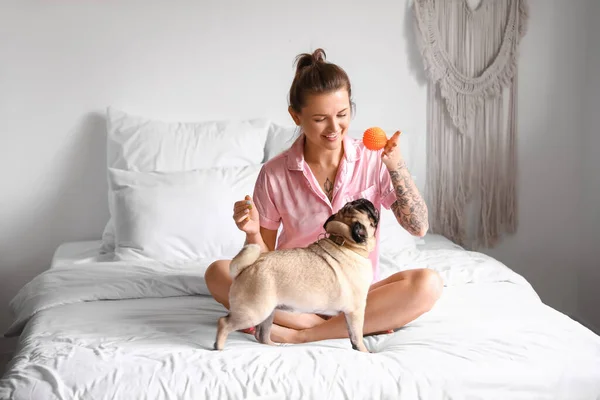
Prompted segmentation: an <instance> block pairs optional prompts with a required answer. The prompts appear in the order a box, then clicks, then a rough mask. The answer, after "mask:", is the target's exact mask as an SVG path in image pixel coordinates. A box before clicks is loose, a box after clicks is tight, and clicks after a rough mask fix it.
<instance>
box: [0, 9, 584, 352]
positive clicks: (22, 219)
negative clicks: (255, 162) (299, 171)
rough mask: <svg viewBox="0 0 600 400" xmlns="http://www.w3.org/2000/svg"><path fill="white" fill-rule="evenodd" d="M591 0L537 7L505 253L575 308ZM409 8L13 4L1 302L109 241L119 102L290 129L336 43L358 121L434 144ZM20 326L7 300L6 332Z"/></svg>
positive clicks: (0, 216) (159, 112) (0, 217)
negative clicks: (301, 84) (59, 254)
mask: <svg viewBox="0 0 600 400" xmlns="http://www.w3.org/2000/svg"><path fill="white" fill-rule="evenodd" d="M586 1H587V0H578V1H570V2H565V1H564V0H533V1H531V14H532V18H531V22H530V31H529V33H528V35H527V37H526V39H525V41H524V43H523V47H522V53H523V54H522V60H521V65H520V77H521V89H520V107H519V109H520V111H519V112H520V121H519V127H520V140H519V163H520V168H521V175H520V181H519V190H520V191H519V193H520V198H519V203H520V210H521V225H520V230H519V233H518V234H517V235H516V236H514V237H513V238H510V239H509V240H507V241H506V242H505V243H504V244H503V245H501V246H500V247H499V248H498V249H496V250H494V251H492V252H490V253H491V254H493V255H495V256H497V257H498V258H499V259H500V260H501V261H503V262H505V263H506V264H507V265H509V266H510V267H511V268H513V269H515V270H516V271H517V272H519V273H522V274H523V275H524V276H525V277H526V278H528V279H529V280H530V281H531V282H532V283H533V285H534V286H535V287H536V289H537V290H538V292H539V293H540V294H541V295H542V298H543V299H544V300H545V301H546V302H547V303H548V304H550V305H551V306H555V307H557V308H559V309H560V310H562V311H565V312H569V313H574V312H575V310H576V303H577V292H576V290H577V280H576V274H575V271H574V265H575V263H574V261H573V252H574V251H575V249H576V248H577V247H578V242H577V240H576V239H575V236H576V234H578V233H579V232H580V229H579V227H578V225H577V223H576V222H575V221H578V220H579V211H578V210H577V209H576V208H575V207H571V204H572V203H573V201H574V198H575V197H576V196H577V193H579V192H580V189H581V186H582V184H581V180H580V179H578V178H577V177H580V176H581V168H582V165H581V163H579V162H578V161H579V159H580V151H581V146H582V142H581V140H582V135H580V134H579V132H581V131H582V128H583V125H582V122H581V114H582V111H581V110H582V105H583V103H582V97H581V96H580V93H581V91H582V89H583V86H584V85H585V83H586V82H585V80H584V78H583V76H584V75H583V72H584V69H585V68H584V67H585V63H584V61H582V58H583V56H584V54H585V48H584V47H583V45H582V44H581V41H580V39H581V38H582V37H583V36H584V26H583V24H582V22H581V19H582V18H583V17H584V15H585V7H584V4H585V2H586ZM407 2H408V0H407ZM407 2H403V1H397V2H391V1H388V0H373V1H371V2H354V3H353V2H347V1H342V0H335V1H328V2H321V1H317V0H305V1H303V2H301V3H299V2H297V1H277V0H271V1H262V2H260V3H258V2H245V1H241V0H237V1H234V0H230V1H222V0H221V1H217V0H212V1H202V2H198V1H191V0H180V1H176V2H173V1H166V0H163V1H152V2H148V1H133V0H121V1H119V2H94V1H91V0H82V1H78V2H71V1H54V2H43V1H21V2H12V3H8V2H4V3H2V5H0V38H3V40H0V55H1V58H2V59H1V61H0V182H2V196H0V304H2V305H5V304H7V303H8V301H9V300H10V299H11V298H12V297H13V296H14V294H15V293H16V292H17V291H18V289H19V288H20V287H21V286H22V285H23V284H24V283H26V282H27V281H28V280H29V279H31V278H32V277H33V276H34V275H36V274H38V273H40V272H41V271H43V270H44V269H46V268H47V266H48V262H49V260H50V257H51V255H52V253H53V251H54V249H55V248H56V246H57V245H58V244H59V243H61V242H64V241H71V240H84V239H91V238H98V237H99V236H100V234H101V231H102V229H103V227H104V224H105V222H106V220H107V218H108V211H107V206H106V195H105V193H106V183H105V175H104V168H105V149H104V141H105V131H104V118H103V116H102V112H103V110H104V108H105V107H106V106H107V105H109V104H112V105H115V106H117V107H121V108H123V109H126V110H128V111H131V112H135V113H139V114H143V115H148V116H154V117H157V118H165V119H170V120H174V119H180V120H183V119H185V120H199V119H215V118H226V117H254V116H266V117H270V118H273V119H275V120H278V121H281V122H287V121H288V116H287V113H286V107H287V103H286V95H287V90H288V88H289V84H290V82H291V79H292V75H293V69H292V62H293V59H294V56H295V55H296V54H298V53H299V52H303V51H309V50H312V49H314V48H315V47H324V48H325V49H326V50H327V51H328V55H329V58H330V59H331V60H332V61H334V62H337V63H339V64H340V65H342V66H343V67H344V68H345V69H346V70H347V72H348V73H349V75H350V77H351V79H352V81H353V85H354V95H355V96H354V97H355V100H356V102H357V104H358V114H357V116H356V119H355V122H354V127H355V128H362V127H366V126H370V125H380V126H383V127H389V128H390V129H395V128H397V129H402V130H403V131H405V132H406V134H410V135H413V136H415V137H418V138H419V140H420V143H424V142H423V140H421V139H423V138H424V135H425V104H426V91H425V86H424V80H423V72H422V66H421V61H420V57H419V55H418V52H417V51H416V50H415V47H414V42H413V39H414V37H413V32H412V26H411V25H410V24H409V22H410V18H411V17H412V16H411V15H410V14H409V13H408V12H407V6H408V3H407ZM256 4H260V6H257V5H256ZM309 21H310V23H309ZM419 140H416V141H415V142H419ZM421 149H422V147H421ZM420 154H421V155H422V156H423V161H424V156H425V153H424V151H422V152H421V153H420ZM413 173H415V174H417V175H418V176H421V175H422V171H421V170H420V167H418V168H417V171H413ZM419 183H420V184H422V182H419ZM9 323H10V317H9V314H8V311H7V308H6V307H4V306H2V307H0V330H4V329H5V328H6V327H7V326H8V324H9ZM0 350H1V348H0Z"/></svg>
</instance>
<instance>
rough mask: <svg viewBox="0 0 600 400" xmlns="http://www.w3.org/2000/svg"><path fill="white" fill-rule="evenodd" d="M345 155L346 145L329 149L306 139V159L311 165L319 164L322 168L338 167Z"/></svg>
mask: <svg viewBox="0 0 600 400" xmlns="http://www.w3.org/2000/svg"><path fill="white" fill-rule="evenodd" d="M343 156H344V146H343V145H342V146H340V148H339V149H335V150H327V149H324V148H322V147H317V146H315V145H313V144H311V143H310V142H309V141H308V140H306V139H305V140H304V160H305V161H306V162H307V163H308V164H310V165H317V166H319V167H322V168H331V167H335V168H337V167H338V165H339V164H340V161H341V160H342V157H343Z"/></svg>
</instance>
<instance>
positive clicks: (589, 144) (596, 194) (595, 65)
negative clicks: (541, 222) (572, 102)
mask: <svg viewBox="0 0 600 400" xmlns="http://www.w3.org/2000/svg"><path fill="white" fill-rule="evenodd" d="M588 7H589V8H588V14H587V15H588V24H587V28H588V31H587V33H588V37H587V51H588V53H587V59H586V62H587V72H586V89H587V91H586V92H585V99H586V102H585V108H584V112H585V118H584V123H585V125H584V131H583V132H584V136H583V143H582V144H583V146H582V153H583V157H582V163H583V182H584V184H583V188H582V192H583V206H582V227H581V232H582V242H583V244H584V246H583V251H584V253H583V255H584V258H583V260H582V263H581V266H580V274H579V288H580V289H579V308H580V310H581V319H582V321H584V322H587V323H588V324H589V325H591V326H593V327H595V328H596V331H597V332H600V307H599V306H600V289H599V288H598V284H599V283H600V229H599V227H600V174H599V173H600V157H599V156H598V151H599V150H600V75H599V74H600V25H598V18H599V17H600V2H599V1H597V0H589V5H588Z"/></svg>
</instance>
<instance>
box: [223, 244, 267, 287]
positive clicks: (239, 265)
mask: <svg viewBox="0 0 600 400" xmlns="http://www.w3.org/2000/svg"><path fill="white" fill-rule="evenodd" d="M258 257H260V246H259V245H257V244H247V245H245V246H244V247H243V248H242V250H240V252H239V253H238V254H237V255H236V256H235V257H233V260H231V264H229V275H231V278H232V279H234V278H235V277H236V276H238V275H239V273H240V272H242V271H243V270H244V268H246V267H248V266H250V265H252V264H254V262H255V261H256V260H258Z"/></svg>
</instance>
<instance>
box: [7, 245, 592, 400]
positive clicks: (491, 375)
mask: <svg viewBox="0 0 600 400" xmlns="http://www.w3.org/2000/svg"><path fill="white" fill-rule="evenodd" d="M381 261H382V268H383V274H382V275H383V276H385V275H389V274H391V273H393V272H395V271H397V270H398V269H407V268H420V267H428V268H433V269H435V270H437V271H439V272H440V273H441V275H442V277H443V278H444V281H445V284H446V287H445V288H444V293H443V295H442V298H441V299H440V300H439V302H438V303H437V304H436V306H435V307H434V309H433V310H431V311H430V312H429V313H427V314H425V315H423V316H422V317H420V318H418V319H417V320H416V321H414V322H412V323H410V324H408V325H407V326H406V327H404V328H403V329H401V330H398V331H397V332H395V333H393V334H389V335H379V336H372V337H368V338H366V345H367V347H368V348H369V350H370V351H371V352H372V353H370V354H363V353H360V352H357V351H353V350H351V347H350V342H349V340H328V341H322V342H317V343H310V344H304V345H281V346H274V347H273V346H266V345H261V344H258V343H257V342H256V341H255V339H254V338H253V337H252V336H250V335H246V334H243V333H238V332H236V333H233V334H231V335H230V337H229V339H228V341H227V344H226V347H225V350H224V351H222V352H216V351H213V350H212V344H213V342H214V338H215V333H216V327H215V323H216V320H217V318H218V317H220V316H222V315H224V314H225V309H224V308H223V307H222V306H220V305H219V304H217V303H216V302H215V301H214V300H212V298H211V297H209V296H208V295H207V294H208V292H207V290H206V286H205V283H204V280H203V271H204V268H205V267H206V265H198V266H196V267H195V268H189V269H186V270H181V269H171V268H168V267H166V266H163V265H160V264H136V265H133V264H131V263H124V262H121V263H114V262H111V263H102V262H99V263H90V264H78V265H65V266H61V267H59V268H53V269H50V270H48V271H46V272H45V273H43V274H41V275H39V276H38V277H36V278H35V279H33V280H32V281H31V282H30V283H29V284H27V285H26V286H25V287H24V288H23V289H22V290H21V291H20V292H19V293H18V295H17V296H16V297H15V298H14V300H13V302H12V303H11V308H12V310H13V312H14V314H15V322H14V324H13V325H12V327H11V328H10V330H9V332H8V334H9V335H17V334H21V339H20V343H19V348H18V352H17V355H16V357H15V358H14V359H13V360H12V361H11V363H10V364H9V365H8V368H7V372H6V374H5V375H4V377H3V378H2V379H1V380H0V399H13V400H25V399H27V400H30V399H34V400H37V399H40V400H42V399H43V400H53V399H97V400H100V399H113V400H116V399H127V400H133V399H157V400H158V399H319V400H321V399H427V400H435V399H502V400H509V399H567V400H576V399H599V398H600V337H598V336H597V335H595V334H593V333H592V332H591V331H589V330H588V329H586V328H584V327H583V326H581V325H580V324H578V323H576V322H574V321H572V320H571V319H569V318H568V317H567V316H565V315H563V314H561V313H559V312H557V311H555V310H553V309H552V308H550V307H547V306H545V305H544V304H543V303H542V302H541V301H540V299H539V298H538V296H537V295H536V294H535V292H534V291H533V289H532V288H531V287H530V285H529V284H528V283H527V282H526V281H525V280H524V279H523V278H522V277H521V276H519V275H518V274H516V273H514V272H513V271H511V270H510V269H508V268H506V267H505V266H504V265H502V264H501V263H499V262H497V261H496V260H494V259H492V258H489V257H487V256H484V255H482V254H479V253H470V252H466V251H463V250H422V251H418V250H417V251H410V252H405V253H403V254H400V255H397V256H396V257H394V258H393V259H391V258H386V257H385V256H383V257H382V260H381ZM392 266H393V267H392ZM401 306H402V305H400V304H399V305H398V307H401Z"/></svg>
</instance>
